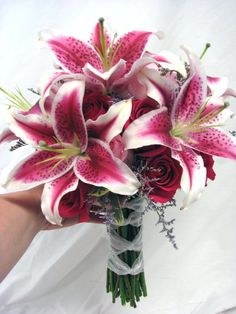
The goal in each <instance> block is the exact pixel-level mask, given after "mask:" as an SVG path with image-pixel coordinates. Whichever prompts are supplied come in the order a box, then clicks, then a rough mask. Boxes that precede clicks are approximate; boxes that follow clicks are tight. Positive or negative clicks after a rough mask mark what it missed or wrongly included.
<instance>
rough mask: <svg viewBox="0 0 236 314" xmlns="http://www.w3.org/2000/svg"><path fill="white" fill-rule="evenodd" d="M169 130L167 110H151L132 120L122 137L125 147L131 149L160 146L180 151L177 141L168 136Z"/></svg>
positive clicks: (169, 122)
mask: <svg viewBox="0 0 236 314" xmlns="http://www.w3.org/2000/svg"><path fill="white" fill-rule="evenodd" d="M171 128H172V125H171V121H170V118H169V115H168V113H167V108H164V107H163V108H161V109H157V110H152V111H150V112H148V113H146V114H144V115H143V116H141V117H140V118H138V119H136V120H134V121H133V122H132V123H131V124H130V125H129V127H128V128H127V129H126V131H125V132H124V135H123V138H124V143H125V147H126V149H131V148H139V147H143V146H148V145H155V144H160V145H164V146H168V147H170V148H173V149H176V150H181V145H180V143H179V140H178V139H175V138H174V137H172V136H171V135H170V134H169V132H170V130H171Z"/></svg>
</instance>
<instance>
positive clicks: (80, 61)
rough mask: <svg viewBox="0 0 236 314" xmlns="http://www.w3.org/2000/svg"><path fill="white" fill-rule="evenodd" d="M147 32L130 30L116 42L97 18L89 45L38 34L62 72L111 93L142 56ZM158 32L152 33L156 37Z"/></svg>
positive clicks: (77, 40) (61, 37) (46, 33)
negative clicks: (84, 78) (74, 75)
mask: <svg viewBox="0 0 236 314" xmlns="http://www.w3.org/2000/svg"><path fill="white" fill-rule="evenodd" d="M153 33H154V32H151V31H132V32H128V33H127V34H125V35H124V36H122V37H120V38H118V39H117V34H115V35H114V37H113V38H111V37H110V36H109V34H108V32H107V30H106V29H105V27H104V19H103V18H101V19H99V22H98V23H97V24H96V26H95V29H94V32H93V33H92V35H91V39H90V42H89V43H85V42H83V41H81V40H79V39H77V38H74V37H71V36H63V35H59V36H56V35H55V36H54V35H53V34H51V33H49V32H42V33H41V34H40V40H41V41H42V42H44V43H45V44H46V45H47V46H48V47H49V48H50V49H51V50H52V52H53V54H54V56H55V57H56V61H57V63H59V65H60V66H61V67H62V69H63V70H65V71H69V73H72V74H78V73H81V74H84V75H85V77H86V83H87V86H89V85H90V86H92V87H93V89H94V88H95V86H96V87H97V88H99V89H102V90H103V91H105V92H109V91H112V90H113V88H114V87H115V85H116V84H117V82H119V79H121V78H122V77H124V76H125V75H126V74H127V73H129V71H130V70H131V68H132V66H133V64H134V63H135V61H136V60H138V59H139V58H140V57H141V56H142V55H143V53H144V49H145V46H146V44H147V41H148V39H149V37H150V35H151V34H153ZM159 33H160V32H156V34H157V36H159V37H160V35H159Z"/></svg>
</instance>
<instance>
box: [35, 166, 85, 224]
mask: <svg viewBox="0 0 236 314" xmlns="http://www.w3.org/2000/svg"><path fill="white" fill-rule="evenodd" d="M78 183H79V179H78V178H77V177H76V176H75V174H74V172H73V171H72V170H70V171H68V172H67V173H65V174H64V175H63V176H61V177H59V178H57V179H55V180H53V181H50V182H48V183H46V184H45V185H44V189H43V193H42V197H41V208H42V212H43V214H44V216H45V217H46V219H47V220H48V221H49V222H50V223H52V224H57V225H62V219H63V217H61V216H60V214H59V204H60V201H61V199H62V197H63V196H64V195H66V194H67V193H69V192H71V191H74V190H76V188H77V186H78Z"/></svg>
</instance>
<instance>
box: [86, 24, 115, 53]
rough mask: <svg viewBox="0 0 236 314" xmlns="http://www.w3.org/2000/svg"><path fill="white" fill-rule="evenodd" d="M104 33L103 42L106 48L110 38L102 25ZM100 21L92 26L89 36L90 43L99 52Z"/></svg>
mask: <svg viewBox="0 0 236 314" xmlns="http://www.w3.org/2000/svg"><path fill="white" fill-rule="evenodd" d="M103 31H104V35H105V44H106V48H108V47H109V46H110V44H111V38H110V36H109V34H108V32H107V30H106V29H105V28H104V27H103ZM101 32H102V29H101V23H99V22H98V23H97V24H96V25H95V27H94V31H93V33H92V34H91V38H90V41H89V42H90V44H91V45H92V46H93V47H94V48H95V49H96V48H97V49H98V50H99V51H100V52H102V51H103V48H102V44H101Z"/></svg>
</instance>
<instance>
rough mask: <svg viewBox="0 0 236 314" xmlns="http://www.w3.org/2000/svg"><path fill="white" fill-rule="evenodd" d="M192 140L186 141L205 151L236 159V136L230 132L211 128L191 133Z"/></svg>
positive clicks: (189, 144)
mask: <svg viewBox="0 0 236 314" xmlns="http://www.w3.org/2000/svg"><path fill="white" fill-rule="evenodd" d="M189 136H190V138H191V140H190V141H188V142H186V144H187V145H188V146H191V147H193V148H195V149H197V150H199V151H201V152H203V153H206V154H209V155H214V156H219V157H225V158H230V159H234V160H236V138H235V137H234V136H232V135H231V134H230V133H229V132H227V131H225V130H223V129H218V128H209V129H205V130H203V132H196V133H189Z"/></svg>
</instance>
